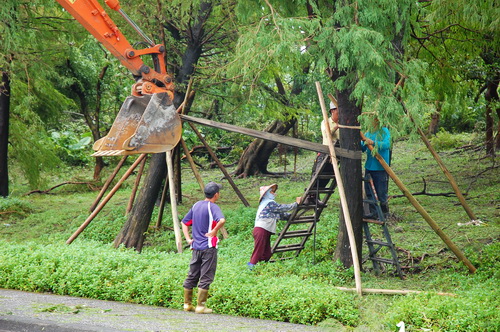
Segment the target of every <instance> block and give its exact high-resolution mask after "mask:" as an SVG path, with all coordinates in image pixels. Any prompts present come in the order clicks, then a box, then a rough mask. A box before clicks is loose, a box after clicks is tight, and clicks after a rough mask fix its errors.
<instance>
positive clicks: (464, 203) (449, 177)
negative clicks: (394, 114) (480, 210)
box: [410, 117, 477, 220]
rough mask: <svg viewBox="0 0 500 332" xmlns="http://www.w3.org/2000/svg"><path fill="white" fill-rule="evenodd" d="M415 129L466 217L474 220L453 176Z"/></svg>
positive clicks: (421, 133) (429, 143) (474, 217)
mask: <svg viewBox="0 0 500 332" xmlns="http://www.w3.org/2000/svg"><path fill="white" fill-rule="evenodd" d="M410 118H411V117H410ZM411 120H412V121H413V122H414V120H413V118H411ZM417 129H418V133H419V134H420V137H421V138H422V141H423V142H424V144H425V146H426V147H427V149H429V151H430V152H431V154H432V156H433V157H434V159H435V160H436V162H437V163H438V165H439V167H440V168H441V170H442V171H443V173H444V175H445V176H446V177H447V178H448V182H450V185H451V187H452V188H453V191H454V192H455V194H456V195H457V198H458V200H459V201H460V204H462V207H463V208H464V210H465V212H466V213H467V215H468V216H469V218H470V219H471V220H476V219H477V218H476V216H475V215H474V212H472V210H471V208H470V207H469V205H468V204H467V202H466V201H465V198H464V196H463V195H462V192H461V191H460V189H459V188H458V185H457V182H456V181H455V179H454V178H453V175H451V173H450V171H449V170H448V168H446V166H445V165H444V163H443V161H442V159H441V157H440V156H439V155H438V154H437V152H436V150H434V148H433V147H432V145H431V142H429V140H428V139H427V137H426V136H425V134H424V132H423V131H422V129H420V128H417Z"/></svg>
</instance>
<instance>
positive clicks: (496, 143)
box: [495, 108, 500, 151]
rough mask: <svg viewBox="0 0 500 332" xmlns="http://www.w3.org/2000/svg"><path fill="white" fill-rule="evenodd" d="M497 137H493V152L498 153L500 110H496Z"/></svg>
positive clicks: (499, 144)
mask: <svg viewBox="0 0 500 332" xmlns="http://www.w3.org/2000/svg"><path fill="white" fill-rule="evenodd" d="M497 118H498V123H497V135H496V137H495V151H500V108H497Z"/></svg>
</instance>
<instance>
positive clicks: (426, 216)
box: [361, 133, 476, 273]
mask: <svg viewBox="0 0 500 332" xmlns="http://www.w3.org/2000/svg"><path fill="white" fill-rule="evenodd" d="M361 137H362V139H365V137H364V135H363V133H361ZM367 147H368V148H369V149H370V151H371V152H372V154H373V146H371V145H367ZM375 158H377V160H378V161H379V162H380V164H381V165H382V167H384V169H385V171H386V172H387V174H389V176H390V177H391V179H392V180H393V181H394V183H395V184H396V185H397V186H398V187H399V189H401V191H402V192H403V194H404V195H405V196H406V198H407V199H408V200H409V201H410V203H411V204H412V205H413V206H414V207H415V209H417V211H418V213H420V215H421V216H422V217H424V219H425V221H427V223H428V224H429V226H431V228H432V229H433V230H434V232H436V234H437V235H439V237H440V238H441V239H442V240H443V241H444V243H445V244H446V245H447V246H448V248H450V249H451V251H453V253H454V254H455V256H457V258H458V259H459V260H461V261H462V262H463V263H464V264H465V266H467V268H468V269H469V271H470V272H471V273H474V272H476V268H475V267H474V265H472V263H471V262H470V261H469V260H468V259H467V257H465V255H464V254H463V253H462V252H461V251H460V249H459V248H458V247H457V246H456V245H455V243H453V241H452V240H451V239H450V238H449V237H448V236H447V235H446V234H445V233H444V232H443V230H441V228H439V226H438V224H437V223H436V222H435V221H434V220H433V219H432V218H431V216H430V215H429V214H428V213H427V211H425V209H424V208H423V207H422V205H420V203H419V202H418V201H417V199H416V198H415V197H414V196H413V195H412V194H411V193H410V191H409V190H408V188H406V186H405V185H404V184H403V182H401V180H400V179H399V178H398V176H397V175H396V173H394V171H393V170H392V169H391V167H389V165H387V163H386V162H385V160H384V158H382V157H381V156H380V155H379V154H378V153H375Z"/></svg>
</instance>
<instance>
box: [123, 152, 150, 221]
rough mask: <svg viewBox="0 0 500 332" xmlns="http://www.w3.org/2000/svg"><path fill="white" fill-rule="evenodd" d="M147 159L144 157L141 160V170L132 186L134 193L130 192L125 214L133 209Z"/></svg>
mask: <svg viewBox="0 0 500 332" xmlns="http://www.w3.org/2000/svg"><path fill="white" fill-rule="evenodd" d="M146 159H147V158H144V159H143V160H142V161H141V166H140V167H139V172H138V173H137V177H136V178H135V182H134V187H133V188H132V193H131V194H130V199H129V201H128V205H127V210H126V212H125V215H127V214H129V213H130V211H131V210H132V206H133V205H134V201H135V195H136V194H137V188H139V183H140V182H141V177H142V173H143V172H144V166H145V165H146Z"/></svg>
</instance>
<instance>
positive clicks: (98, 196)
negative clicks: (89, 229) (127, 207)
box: [89, 156, 128, 212]
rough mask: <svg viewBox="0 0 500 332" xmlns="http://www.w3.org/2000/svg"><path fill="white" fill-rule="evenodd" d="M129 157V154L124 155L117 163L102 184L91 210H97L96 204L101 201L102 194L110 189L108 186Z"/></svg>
mask: <svg viewBox="0 0 500 332" xmlns="http://www.w3.org/2000/svg"><path fill="white" fill-rule="evenodd" d="M127 157H128V156H123V157H122V159H121V160H120V162H118V165H116V167H115V170H114V171H113V173H111V175H110V176H109V177H108V179H107V180H106V182H105V183H104V185H103V186H102V188H101V191H100V192H99V195H97V198H96V199H95V201H94V203H93V204H92V205H91V206H90V209H89V210H90V212H92V211H94V210H95V208H96V206H97V205H98V204H99V202H100V201H101V198H102V196H104V193H105V192H106V190H108V187H109V185H110V184H111V182H112V181H113V179H114V178H115V176H116V174H118V172H119V171H120V169H121V168H122V166H123V163H125V160H127Z"/></svg>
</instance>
